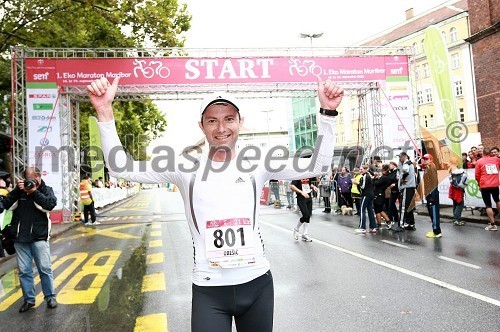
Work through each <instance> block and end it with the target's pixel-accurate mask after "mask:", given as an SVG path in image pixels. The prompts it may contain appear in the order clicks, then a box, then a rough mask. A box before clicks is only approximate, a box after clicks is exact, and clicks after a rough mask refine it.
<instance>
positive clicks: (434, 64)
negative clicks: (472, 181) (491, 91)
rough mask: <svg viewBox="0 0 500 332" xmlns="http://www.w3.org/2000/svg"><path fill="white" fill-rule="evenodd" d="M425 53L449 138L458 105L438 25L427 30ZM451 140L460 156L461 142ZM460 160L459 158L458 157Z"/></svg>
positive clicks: (456, 119) (453, 147) (456, 153)
mask: <svg viewBox="0 0 500 332" xmlns="http://www.w3.org/2000/svg"><path fill="white" fill-rule="evenodd" d="M424 45H425V54H426V55H427V60H428V61H429V67H430V70H431V76H432V80H433V81H434V85H435V86H436V90H437V93H438V97H439V103H440V105H441V110H442V112H443V117H444V123H445V126H446V135H447V137H448V138H450V137H453V135H449V134H448V131H449V130H453V128H454V126H455V125H456V123H457V121H458V118H457V107H456V103H455V96H454V95H453V87H452V84H453V83H452V81H451V73H450V66H449V63H450V61H449V59H448V49H447V48H446V43H445V41H444V39H443V36H442V34H441V31H439V29H438V28H437V27H436V26H434V25H433V26H430V27H428V28H427V29H426V30H425V41H424ZM450 142H451V151H452V152H453V154H455V156H454V157H456V158H458V157H459V156H460V155H461V150H460V142H458V141H453V140H451V139H450ZM457 160H459V159H457Z"/></svg>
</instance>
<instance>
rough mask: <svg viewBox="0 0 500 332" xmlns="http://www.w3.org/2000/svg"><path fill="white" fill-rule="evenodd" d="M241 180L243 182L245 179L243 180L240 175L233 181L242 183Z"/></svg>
mask: <svg viewBox="0 0 500 332" xmlns="http://www.w3.org/2000/svg"><path fill="white" fill-rule="evenodd" d="M242 182H245V180H243V179H242V178H241V177H238V178H237V179H236V181H234V183H242Z"/></svg>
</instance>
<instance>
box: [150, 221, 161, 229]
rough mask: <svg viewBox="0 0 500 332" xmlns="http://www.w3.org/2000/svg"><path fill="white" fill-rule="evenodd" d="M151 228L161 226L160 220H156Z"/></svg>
mask: <svg viewBox="0 0 500 332" xmlns="http://www.w3.org/2000/svg"><path fill="white" fill-rule="evenodd" d="M151 228H154V229H158V228H161V224H160V223H159V222H155V223H153V225H152V226H151Z"/></svg>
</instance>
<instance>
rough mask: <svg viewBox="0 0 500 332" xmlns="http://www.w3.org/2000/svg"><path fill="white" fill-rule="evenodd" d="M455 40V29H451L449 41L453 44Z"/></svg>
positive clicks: (456, 37) (456, 38)
mask: <svg viewBox="0 0 500 332" xmlns="http://www.w3.org/2000/svg"><path fill="white" fill-rule="evenodd" d="M457 40H458V36H457V29H456V28H451V29H450V41H451V42H452V43H453V42H456V41H457Z"/></svg>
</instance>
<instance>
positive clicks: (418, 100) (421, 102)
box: [417, 91, 424, 105]
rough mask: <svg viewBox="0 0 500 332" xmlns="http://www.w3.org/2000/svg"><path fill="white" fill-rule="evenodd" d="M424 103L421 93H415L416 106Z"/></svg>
mask: <svg viewBox="0 0 500 332" xmlns="http://www.w3.org/2000/svg"><path fill="white" fill-rule="evenodd" d="M423 103H424V97H423V94H422V91H417V104H419V105H422V104H423Z"/></svg>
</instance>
